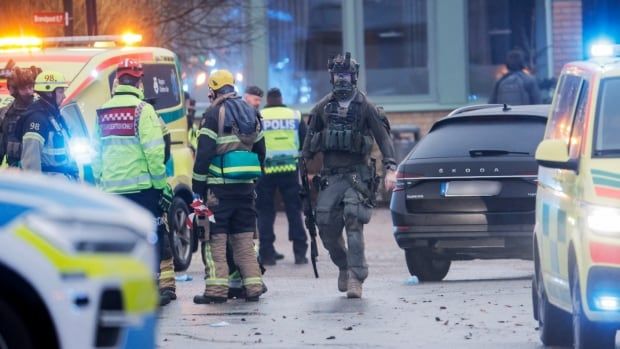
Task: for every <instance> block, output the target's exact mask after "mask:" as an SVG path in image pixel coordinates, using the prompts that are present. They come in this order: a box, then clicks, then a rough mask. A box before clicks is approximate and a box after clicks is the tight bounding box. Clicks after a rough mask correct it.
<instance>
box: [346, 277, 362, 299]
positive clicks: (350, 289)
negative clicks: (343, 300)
mask: <svg viewBox="0 0 620 349" xmlns="http://www.w3.org/2000/svg"><path fill="white" fill-rule="evenodd" d="M347 298H362V282H361V281H359V280H358V279H357V277H356V276H355V275H354V274H353V273H349V280H348V282H347Z"/></svg>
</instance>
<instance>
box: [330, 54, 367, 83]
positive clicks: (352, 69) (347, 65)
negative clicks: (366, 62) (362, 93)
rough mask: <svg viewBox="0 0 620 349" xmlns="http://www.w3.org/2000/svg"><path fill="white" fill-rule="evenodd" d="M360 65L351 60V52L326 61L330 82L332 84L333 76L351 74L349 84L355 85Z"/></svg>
mask: <svg viewBox="0 0 620 349" xmlns="http://www.w3.org/2000/svg"><path fill="white" fill-rule="evenodd" d="M359 68H360V65H359V63H357V62H356V61H355V60H354V59H352V58H351V52H347V53H345V54H344V57H343V56H342V55H341V54H338V55H337V56H336V57H333V58H330V59H328V60H327V70H328V71H329V75H330V80H329V81H330V82H331V83H332V84H333V83H334V74H339V73H340V74H342V73H346V74H351V82H352V83H353V85H356V84H357V77H358V75H359Z"/></svg>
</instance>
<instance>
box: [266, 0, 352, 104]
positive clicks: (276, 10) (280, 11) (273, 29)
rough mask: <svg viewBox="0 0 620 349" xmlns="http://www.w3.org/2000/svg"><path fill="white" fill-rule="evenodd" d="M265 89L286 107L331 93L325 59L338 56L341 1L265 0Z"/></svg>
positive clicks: (340, 41) (339, 51) (340, 31)
mask: <svg viewBox="0 0 620 349" xmlns="http://www.w3.org/2000/svg"><path fill="white" fill-rule="evenodd" d="M267 18H268V30H269V87H279V88H280V90H281V91H282V97H283V100H284V103H286V104H306V103H312V102H316V101H318V100H319V99H320V98H322V97H323V95H325V94H327V93H328V92H329V91H330V90H331V85H330V84H329V76H328V73H327V59H328V58H329V57H331V56H335V55H336V54H338V53H341V52H342V0H268V3H267Z"/></svg>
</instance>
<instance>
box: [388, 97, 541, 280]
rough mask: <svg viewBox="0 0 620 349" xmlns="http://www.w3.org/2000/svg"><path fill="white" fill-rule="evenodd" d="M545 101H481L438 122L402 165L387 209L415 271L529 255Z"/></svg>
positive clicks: (436, 272) (441, 271)
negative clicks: (536, 154) (519, 103)
mask: <svg viewBox="0 0 620 349" xmlns="http://www.w3.org/2000/svg"><path fill="white" fill-rule="evenodd" d="M548 111H549V106H548V105H531V106H506V105H476V106H467V107H463V108H460V109H457V110H455V111H453V112H452V113H450V115H448V116H447V117H445V118H443V119H441V120H439V121H437V122H436V123H435V124H434V125H433V127H432V128H431V130H430V131H429V133H428V135H426V136H425V137H424V138H422V140H421V141H420V142H419V143H418V144H417V145H416V146H415V148H414V149H413V150H412V151H411V153H409V155H408V156H407V158H406V159H405V160H404V161H403V162H402V163H401V164H400V165H399V166H398V171H397V184H396V187H395V188H394V192H393V194H392V200H391V203H390V210H391V212H392V223H393V226H394V237H395V238H396V242H397V243H398V246H399V247H400V248H402V249H404V250H405V258H406V260H407V267H408V268H409V272H410V273H411V275H416V276H417V277H418V278H419V279H420V280H421V281H439V280H442V279H443V278H444V277H445V276H446V274H447V273H448V270H449V269H450V263H451V261H453V260H467V259H474V258H485V259H493V258H524V259H531V253H532V232H533V231H534V221H535V219H534V213H535V206H536V184H537V180H536V175H537V172H538V165H537V164H536V160H535V159H534V152H535V151H536V146H537V145H538V143H539V142H540V141H541V140H542V138H543V135H544V132H545V125H546V122H547V112H548Z"/></svg>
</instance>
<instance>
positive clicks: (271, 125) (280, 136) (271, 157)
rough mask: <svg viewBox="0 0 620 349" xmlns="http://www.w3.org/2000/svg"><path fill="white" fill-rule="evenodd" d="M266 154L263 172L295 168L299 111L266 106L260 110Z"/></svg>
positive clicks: (284, 170) (289, 170)
mask: <svg viewBox="0 0 620 349" xmlns="http://www.w3.org/2000/svg"><path fill="white" fill-rule="evenodd" d="M261 115H262V117H263V127H264V131H263V132H264V134H265V146H266V148H267V156H266V158H265V173H267V174H271V173H282V172H292V171H296V170H297V157H298V156H299V142H300V140H299V123H300V122H301V113H300V112H299V111H298V110H293V109H291V108H287V107H280V106H278V107H268V108H264V109H263V110H261Z"/></svg>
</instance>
